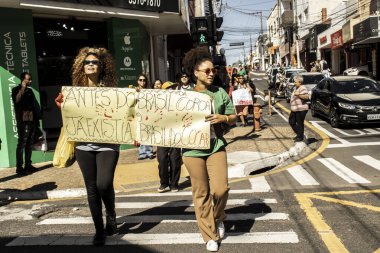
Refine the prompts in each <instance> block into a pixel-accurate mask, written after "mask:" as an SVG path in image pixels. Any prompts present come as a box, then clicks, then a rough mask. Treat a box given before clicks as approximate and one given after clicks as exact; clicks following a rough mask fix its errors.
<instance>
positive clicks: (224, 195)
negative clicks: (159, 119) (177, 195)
mask: <svg viewBox="0 0 380 253" xmlns="http://www.w3.org/2000/svg"><path fill="white" fill-rule="evenodd" d="M184 66H185V69H186V72H187V73H192V74H193V78H194V79H195V80H196V85H195V87H194V91H197V92H200V93H204V94H207V95H209V96H210V97H211V98H212V102H213V111H212V114H210V115H208V116H207V117H206V120H207V121H209V122H210V124H211V129H210V132H211V137H210V149H208V150H196V149H183V150H182V156H183V162H184V164H185V166H186V168H187V170H188V172H189V175H190V179H191V185H192V196H193V202H194V208H195V215H196V218H197V223H198V227H199V229H200V232H201V234H202V238H203V240H204V241H205V242H206V249H207V250H209V251H217V250H218V248H219V245H218V241H219V240H221V239H222V238H223V237H224V233H225V228H224V224H223V221H224V220H225V218H226V214H225V212H224V208H225V207H226V203H227V199H228V191H229V186H228V177H227V155H226V150H225V146H226V144H227V143H226V140H225V139H224V138H223V131H222V126H221V124H229V125H232V124H234V123H235V121H236V115H234V113H235V109H234V106H233V104H232V101H231V100H230V98H229V97H228V94H227V93H226V91H225V90H224V89H223V88H220V87H216V86H213V85H211V84H212V82H213V79H214V73H215V69H214V65H213V63H212V58H211V56H210V54H209V52H208V49H207V48H206V47H199V48H195V49H192V50H190V51H189V52H188V53H187V54H186V55H185V58H184Z"/></svg>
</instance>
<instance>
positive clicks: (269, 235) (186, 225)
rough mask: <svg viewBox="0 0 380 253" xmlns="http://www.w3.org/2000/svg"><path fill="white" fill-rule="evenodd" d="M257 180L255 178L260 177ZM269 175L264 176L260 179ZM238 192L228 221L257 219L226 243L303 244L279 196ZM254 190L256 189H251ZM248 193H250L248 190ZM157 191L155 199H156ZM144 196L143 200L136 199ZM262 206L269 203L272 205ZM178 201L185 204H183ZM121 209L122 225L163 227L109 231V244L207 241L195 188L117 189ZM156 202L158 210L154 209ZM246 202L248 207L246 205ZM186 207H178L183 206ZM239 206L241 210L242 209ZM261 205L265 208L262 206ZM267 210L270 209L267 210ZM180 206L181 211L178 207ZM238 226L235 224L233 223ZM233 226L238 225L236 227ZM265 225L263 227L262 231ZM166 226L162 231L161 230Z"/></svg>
mask: <svg viewBox="0 0 380 253" xmlns="http://www.w3.org/2000/svg"><path fill="white" fill-rule="evenodd" d="M254 181H256V180H252V182H254ZM259 181H261V182H262V181H263V178H261V179H259ZM231 192H233V193H232V194H231V197H230V198H229V200H228V201H227V207H226V212H227V218H226V220H225V224H230V225H231V223H232V224H235V222H237V224H238V223H241V222H243V223H245V224H252V227H251V228H249V230H250V231H238V230H235V229H230V230H227V233H226V237H225V238H224V239H223V241H222V244H298V243H299V236H298V234H297V233H296V232H295V231H294V230H293V229H292V222H291V221H290V217H289V214H287V213H285V212H276V211H274V210H276V209H279V207H278V200H277V199H275V198H241V197H242V196H241V193H238V192H236V191H235V192H234V191H233V190H232V191H231ZM251 192H252V189H251ZM243 194H244V196H247V194H246V193H245V192H244V193H243ZM152 197H153V199H154V201H151V200H152ZM174 197H178V198H185V200H177V198H174ZM168 198H169V199H170V198H174V199H173V200H172V201H160V199H168ZM135 199H138V201H133V200H135ZM262 206H268V208H267V209H265V208H263V207H262ZM178 207H185V208H186V211H185V210H184V209H183V208H180V209H178ZM116 208H117V213H118V214H121V213H126V212H127V211H128V210H129V211H130V214H129V215H125V216H118V217H117V222H118V224H119V226H120V224H121V226H124V225H125V224H132V225H136V224H149V223H153V224H154V227H156V228H157V227H160V229H158V231H160V232H159V233H151V231H149V230H148V231H146V232H143V233H133V232H131V233H130V231H128V232H127V233H124V234H119V235H115V236H112V237H108V238H107V241H106V245H110V246H112V245H127V244H130V245H181V244H193V245H197V244H204V241H203V239H202V238H201V235H200V233H198V232H195V233H189V231H198V229H197V223H196V219H195V214H194V208H193V203H192V201H191V197H190V196H189V191H180V192H178V193H175V195H173V193H171V192H168V194H165V193H161V194H159V195H157V196H156V195H152V193H146V194H130V195H126V194H124V195H117V198H116ZM153 208H154V210H153ZM159 208H162V209H163V208H165V209H167V208H170V209H173V210H170V211H167V213H169V214H162V212H160V211H159ZM240 208H245V210H246V211H245V212H244V211H240V210H241V209H240ZM177 209H178V210H181V211H178V210H177ZM147 210H153V213H150V214H149V215H148V214H144V215H142V214H141V213H144V212H145V211H147ZM236 210H238V211H239V212H236ZM260 210H261V211H260ZM265 210H267V211H265ZM173 212H174V213H176V212H179V213H178V214H172V213H173ZM276 222H281V224H285V227H286V228H287V229H285V230H284V229H283V230H282V231H277V230H278V229H276V226H275V225H273V224H276ZM257 223H265V224H266V223H272V225H262V226H261V227H266V228H269V229H267V230H269V231H260V229H255V226H253V224H255V225H256V224H257ZM170 224H179V225H180V226H181V227H183V229H182V230H181V231H182V232H181V233H178V232H177V233H175V231H172V230H171V232H172V233H168V231H165V230H166V229H167V228H172V227H171V226H168V225H170ZM35 225H36V226H37V227H38V228H37V229H39V228H42V229H43V230H45V229H44V228H47V227H50V226H60V225H68V226H73V227H83V226H88V227H92V226H93V221H92V218H91V217H90V216H87V217H50V218H46V219H41V220H40V221H38V222H36V223H35ZM233 226H234V225H233ZM233 226H232V227H233ZM256 230H259V231H256ZM161 231H162V232H161ZM91 244H92V236H91V235H88V234H86V235H83V234H78V235H70V234H63V235H56V234H54V235H37V236H32V235H29V236H20V237H17V238H15V239H14V240H12V241H11V242H9V243H8V244H7V245H6V246H21V245H22V246H32V245H39V246H47V245H49V246H52V245H91Z"/></svg>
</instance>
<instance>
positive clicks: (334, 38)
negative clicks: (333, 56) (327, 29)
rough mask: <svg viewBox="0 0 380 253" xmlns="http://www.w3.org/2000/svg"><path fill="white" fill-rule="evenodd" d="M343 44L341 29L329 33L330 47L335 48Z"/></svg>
mask: <svg viewBox="0 0 380 253" xmlns="http://www.w3.org/2000/svg"><path fill="white" fill-rule="evenodd" d="M341 46H343V35H342V30H339V31H337V32H335V33H333V34H331V49H337V48H340V47H341Z"/></svg>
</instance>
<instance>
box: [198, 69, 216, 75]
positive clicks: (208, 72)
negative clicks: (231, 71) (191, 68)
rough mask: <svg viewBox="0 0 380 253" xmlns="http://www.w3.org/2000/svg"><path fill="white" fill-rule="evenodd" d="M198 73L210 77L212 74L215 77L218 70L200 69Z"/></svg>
mask: <svg viewBox="0 0 380 253" xmlns="http://www.w3.org/2000/svg"><path fill="white" fill-rule="evenodd" d="M198 71H200V72H203V73H205V74H206V75H210V74H211V72H212V73H213V74H214V75H215V74H216V72H217V70H216V69H203V70H202V69H198Z"/></svg>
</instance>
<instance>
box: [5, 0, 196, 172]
mask: <svg viewBox="0 0 380 253" xmlns="http://www.w3.org/2000/svg"><path fill="white" fill-rule="evenodd" d="M71 2H72V1H70V0H58V1H54V2H52V1H43V0H38V1H37V0H20V1H5V2H3V3H0V32H1V34H0V36H1V37H2V39H1V40H0V46H1V49H0V81H1V91H0V103H1V104H2V105H3V107H2V108H1V109H0V118H1V119H0V138H1V141H2V145H1V150H0V152H1V154H0V168H1V167H11V166H14V165H15V157H13V156H14V155H13V154H14V151H15V149H16V142H17V132H16V127H15V119H14V112H13V104H12V102H11V98H10V90H11V89H12V88H13V87H14V86H16V85H18V84H19V82H20V81H19V80H18V76H19V75H20V74H21V72H23V71H28V72H30V73H31V74H32V76H33V88H34V90H35V94H36V95H37V97H38V100H40V101H41V107H42V108H43V113H44V119H43V121H42V126H43V128H44V129H45V131H46V133H47V138H48V148H49V150H53V149H54V147H55V141H56V139H57V137H58V134H59V129H60V126H61V116H60V112H59V110H58V109H57V108H56V106H55V105H54V102H53V101H54V97H55V96H56V95H57V94H58V91H59V90H60V87H61V86H62V85H71V80H70V79H71V78H70V70H71V65H72V62H73V59H74V57H75V56H76V54H77V52H78V50H79V49H80V48H82V47H84V46H90V47H106V48H108V49H109V50H110V52H111V53H112V54H113V56H114V58H115V62H116V68H117V75H118V79H119V86H121V87H126V86H129V85H135V84H136V80H137V77H138V75H139V74H140V73H145V74H147V75H148V76H149V77H150V78H151V79H152V80H153V79H155V78H161V79H164V80H167V79H168V77H169V75H170V73H173V74H172V75H173V76H174V73H176V72H177V71H178V70H180V64H181V61H180V60H178V59H180V58H181V55H183V52H181V51H178V45H179V44H181V43H180V41H177V42H176V40H177V39H178V38H180V40H182V45H184V48H185V49H184V50H186V49H188V48H190V47H191V37H190V36H189V13H188V6H185V3H187V1H185V0H168V1H153V2H154V3H156V5H152V6H148V5H137V4H130V3H129V2H130V1H113V0H112V1H102V2H107V4H106V6H104V5H101V4H100V3H98V4H93V5H87V4H85V3H88V2H89V1H86V0H79V1H75V2H77V3H75V4H73V3H71ZM99 2H100V1H99ZM158 3H159V4H158ZM161 3H162V4H161ZM53 4H54V6H53ZM173 35H178V36H177V37H176V36H173ZM186 39H187V40H189V42H186V41H183V40H186ZM168 44H170V45H172V46H171V47H168V46H167V45H168ZM173 45H176V46H173ZM171 57H172V58H173V59H175V60H173V61H170V59H171ZM3 84H6V85H3ZM51 157H52V153H49V152H48V153H42V152H33V159H32V160H33V161H34V162H41V161H48V160H51Z"/></svg>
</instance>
